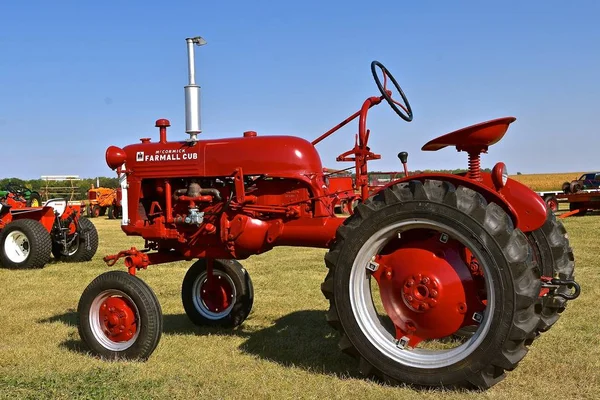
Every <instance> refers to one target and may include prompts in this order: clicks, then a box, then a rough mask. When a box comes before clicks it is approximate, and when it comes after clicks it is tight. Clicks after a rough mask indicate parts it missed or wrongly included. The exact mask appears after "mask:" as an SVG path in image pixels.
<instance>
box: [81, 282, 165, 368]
mask: <svg viewBox="0 0 600 400" xmlns="http://www.w3.org/2000/svg"><path fill="white" fill-rule="evenodd" d="M77 314H78V318H79V321H78V327H79V335H80V336H81V339H82V340H83V341H84V342H85V343H86V344H87V346H88V347H89V348H90V350H91V351H92V352H93V353H94V354H96V355H98V356H100V357H101V358H104V359H109V360H121V359H126V360H146V359H148V357H150V355H151V354H152V352H153V351H154V349H155V348H156V346H157V345H158V342H159V341H160V336H161V334H162V324H163V321H162V310H161V308H160V303H159V302H158V299H157V298H156V295H155V294H154V292H153V291H152V289H150V287H149V286H148V285H147V284H146V283H145V282H144V281H142V280H141V279H140V278H138V277H135V276H132V275H129V274H128V273H126V272H124V271H110V272H105V273H103V274H102V275H100V276H98V277H97V278H96V279H94V280H93V281H92V282H91V283H90V284H89V285H88V287H87V288H86V289H85V290H84V292H83V294H82V295H81V299H80V300H79V306H78V307H77Z"/></svg>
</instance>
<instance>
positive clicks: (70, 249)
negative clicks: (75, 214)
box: [52, 218, 98, 262]
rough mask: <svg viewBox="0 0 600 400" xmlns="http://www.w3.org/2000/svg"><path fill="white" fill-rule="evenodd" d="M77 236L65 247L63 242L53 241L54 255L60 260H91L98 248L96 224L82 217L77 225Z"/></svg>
mask: <svg viewBox="0 0 600 400" xmlns="http://www.w3.org/2000/svg"><path fill="white" fill-rule="evenodd" d="M76 233H77V236H76V237H75V238H73V239H72V241H71V243H69V245H68V246H67V248H66V249H65V248H64V246H63V245H62V244H61V243H57V242H54V243H52V255H54V258H55V259H57V260H60V261H66V262H83V261H90V260H91V259H92V257H94V254H96V250H98V231H97V230H96V226H95V225H94V224H93V223H92V221H90V220H89V219H87V218H80V219H79V224H78V225H77V231H76Z"/></svg>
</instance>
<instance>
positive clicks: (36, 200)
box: [27, 192, 42, 207]
mask: <svg viewBox="0 0 600 400" xmlns="http://www.w3.org/2000/svg"><path fill="white" fill-rule="evenodd" d="M41 206H42V196H40V194H39V193H38V192H31V193H30V194H29V198H28V199H27V207H41Z"/></svg>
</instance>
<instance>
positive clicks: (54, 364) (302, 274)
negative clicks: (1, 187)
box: [0, 216, 600, 400]
mask: <svg viewBox="0 0 600 400" xmlns="http://www.w3.org/2000/svg"><path fill="white" fill-rule="evenodd" d="M93 221H94V223H95V224H96V226H97V228H98V231H99V233H100V248H99V250H98V253H97V255H96V257H94V259H93V261H92V262H89V263H82V264H66V263H52V264H49V265H47V266H46V268H44V269H42V270H34V271H11V270H5V269H0V298H1V299H2V300H1V305H0V339H1V340H0V398H58V399H72V398H94V399H99V398H107V399H108V398H110V399H114V398H118V399H160V398H169V399H179V398H181V399H184V398H188V399H189V398H198V399H200V398H202V399H263V398H265V399H295V398H303V399H304V398H306V399H330V398H337V399H355V398H361V399H362V398H367V399H389V398H398V399H414V398H420V399H421V398H422V399H476V398H477V399H478V398H490V399H507V398H508V399H536V400H537V399H540V398H542V399H543V398H563V399H582V398H590V399H591V398H596V399H597V398H598V397H599V396H600V328H599V327H598V321H600V308H599V307H598V302H599V299H600V258H599V257H598V254H599V253H600V240H599V239H598V232H600V218H599V217H598V216H586V217H580V218H569V219H567V220H565V225H566V227H567V229H568V230H569V234H570V238H571V243H572V245H573V247H574V249H575V256H576V260H577V280H578V281H579V282H580V283H581V285H582V295H581V297H580V298H579V299H578V300H577V301H573V302H571V303H570V304H569V307H568V309H567V310H566V311H565V313H564V314H563V316H562V318H561V319H560V320H559V322H558V323H557V324H556V325H555V327H554V328H553V329H551V330H550V331H549V332H547V333H544V334H543V335H542V336H541V337H540V338H539V339H537V340H536V341H535V342H534V344H533V345H532V346H531V348H530V352H529V354H528V355H527V357H525V359H524V360H523V361H522V362H521V363H520V365H519V366H518V368H517V369H516V370H515V371H513V372H509V373H508V376H507V378H506V379H505V380H504V381H502V382H501V383H500V384H498V385H496V386H494V387H493V388H492V389H490V390H488V391H486V392H483V393H482V392H476V391H444V390H418V389H413V388H409V387H391V386H385V385H381V384H379V383H377V382H374V381H370V380H366V379H363V378H362V377H360V375H359V373H358V370H357V363H356V362H355V360H353V359H352V358H350V357H348V356H346V355H343V354H342V353H340V352H339V351H338V348H337V337H336V334H334V332H333V331H332V330H331V329H330V328H329V326H328V325H327V323H326V322H325V315H324V313H325V310H326V308H327V302H326V301H325V299H324V298H323V296H322V294H321V292H320V289H319V285H320V284H321V282H322V280H323V278H324V276H325V273H326V269H325V267H324V263H323V255H324V253H325V250H320V249H303V248H291V247H286V248H277V249H275V250H273V251H271V252H269V253H266V254H264V255H260V256H255V257H252V258H250V259H248V260H245V261H243V264H244V266H245V267H246V268H247V269H248V271H249V272H250V274H251V277H252V279H253V282H254V288H255V302H254V309H253V312H252V313H251V314H250V317H249V319H248V320H247V321H246V323H245V324H244V325H242V327H240V328H239V329H236V330H218V329H207V328H198V327H196V326H194V325H192V324H191V323H190V322H189V321H188V319H187V317H186V316H185V314H184V311H183V307H182V305H181V301H180V286H181V280H182V279H183V276H184V274H185V272H186V270H187V268H188V267H189V264H190V263H188V262H178V263H171V264H167V265H159V266H151V267H149V268H148V270H147V271H140V272H139V274H138V276H139V277H141V278H142V279H144V280H145V281H146V282H147V283H148V284H149V285H150V286H151V287H152V288H153V289H154V291H155V292H156V294H157V296H158V298H159V300H160V302H161V304H162V309H163V313H164V334H163V336H162V340H161V342H160V344H159V346H158V348H157V349H156V351H155V353H154V354H153V356H152V357H151V358H150V359H149V360H148V361H147V362H106V361H102V360H99V359H97V358H95V357H93V356H91V355H89V354H87V353H86V348H85V345H84V344H83V343H82V342H81V340H80V338H79V335H78V333H77V327H76V311H75V310H76V307H77V303H78V301H79V296H80V295H81V293H82V291H83V290H84V288H85V287H86V286H87V285H88V284H89V282H91V281H92V279H94V278H95V277H96V276H97V275H99V274H101V273H103V272H105V271H108V270H110V269H111V268H108V267H106V266H105V265H104V263H103V262H102V260H101V259H102V256H104V255H106V254H113V253H116V252H118V251H119V250H123V249H126V248H128V247H130V246H138V247H141V246H142V244H143V243H142V241H141V240H139V239H136V238H128V237H126V236H125V235H124V234H123V233H122V232H121V230H120V228H119V223H118V222H117V221H110V220H105V219H95V220H93ZM114 268H120V269H122V270H124V267H123V264H122V263H119V264H117V266H115V267H112V269H114Z"/></svg>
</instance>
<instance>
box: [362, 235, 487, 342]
mask: <svg viewBox="0 0 600 400" xmlns="http://www.w3.org/2000/svg"><path fill="white" fill-rule="evenodd" d="M388 247H389V246H388ZM384 250H386V251H385V254H383V255H378V256H377V257H376V259H375V261H376V262H377V264H379V267H378V268H377V270H376V271H375V272H373V274H372V275H373V277H374V278H375V280H376V281H377V283H378V285H379V291H380V295H381V302H382V305H383V307H384V309H385V311H386V313H387V315H388V316H389V317H390V319H391V320H392V322H393V323H394V325H395V327H396V338H397V339H401V338H402V337H408V339H409V341H408V344H409V345H410V346H415V345H417V344H418V343H419V342H420V341H422V340H424V339H439V338H442V337H446V336H449V335H451V334H453V333H454V332H456V331H457V330H458V329H460V328H461V327H463V326H466V325H473V324H474V321H473V316H474V314H475V313H476V312H480V311H482V310H483V309H484V308H485V305H484V303H483V302H482V300H481V299H480V298H479V297H478V284H477V283H476V282H475V281H474V280H473V277H472V275H471V272H470V269H469V266H468V264H467V263H466V262H465V260H464V257H463V256H461V255H464V254H465V247H464V246H463V245H462V244H461V243H460V242H458V241H456V240H452V239H448V237H447V235H446V236H445V242H441V241H440V237H439V235H437V236H435V237H433V238H428V239H416V240H409V241H406V240H403V242H402V243H401V244H400V245H397V246H396V247H395V248H394V249H391V251H390V249H384Z"/></svg>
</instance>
